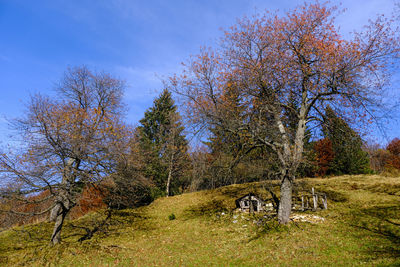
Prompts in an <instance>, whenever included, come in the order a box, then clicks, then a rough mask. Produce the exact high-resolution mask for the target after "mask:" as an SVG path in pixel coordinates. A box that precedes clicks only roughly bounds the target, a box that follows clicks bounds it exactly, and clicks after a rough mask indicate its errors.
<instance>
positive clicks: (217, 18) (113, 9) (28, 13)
mask: <svg viewBox="0 0 400 267" xmlns="http://www.w3.org/2000/svg"><path fill="white" fill-rule="evenodd" d="M303 2H304V1H289V0H280V1H276V0H214V1H212V0H197V1H195V0H164V1H161V0H155V1H152V0H148V1H144V0H140V1H139V0H131V1H128V0H114V1H113V0H108V1H106V0H90V1H89V0H79V1H76V0H48V1H45V0H35V1H30V0H25V1H20V0H9V1H6V0H0V33H1V37H0V38H1V39H0V90H1V98H0V141H2V143H3V144H4V143H8V142H10V140H12V138H13V137H12V136H9V135H12V134H13V133H12V132H11V131H10V130H9V129H8V128H7V126H6V121H5V119H4V118H10V119H12V118H14V117H19V116H21V115H22V114H23V112H24V109H25V104H26V103H27V102H28V100H29V96H30V95H32V94H35V93H37V92H40V93H43V94H50V95H51V94H53V92H52V88H53V85H54V83H56V82H57V81H58V80H59V79H60V78H61V77H62V74H63V72H64V71H65V69H66V68H67V67H68V66H75V65H82V64H85V65H87V66H89V67H90V68H92V69H95V70H104V71H106V72H110V73H112V74H113V75H115V76H117V77H119V78H121V79H124V80H126V82H127V84H128V88H127V90H126V93H125V102H126V103H127V105H128V107H129V111H128V114H127V120H128V122H130V123H132V124H134V123H136V122H137V121H138V120H139V119H140V118H142V116H143V113H144V111H145V110H146V109H147V108H148V107H150V106H151V105H152V101H153V99H154V97H155V96H157V95H158V93H159V92H160V90H161V89H162V83H161V79H162V78H163V77H167V76H169V75H172V74H174V73H176V72H179V70H180V66H181V62H183V61H185V60H187V59H188V58H189V56H190V55H193V54H196V53H198V51H199V48H200V46H204V45H205V46H210V45H211V46H212V45H213V44H215V43H216V42H217V40H218V38H219V37H220V36H221V35H222V34H221V33H222V32H221V28H222V29H223V28H227V27H229V26H231V25H233V24H234V23H235V21H236V19H237V18H240V17H243V16H244V15H248V16H251V15H253V14H254V13H255V12H262V11H263V10H265V9H268V10H277V9H279V10H280V11H281V12H282V11H286V10H288V9H291V8H294V7H296V6H297V5H299V4H302V3H303ZM332 3H335V2H334V1H332ZM341 7H342V8H346V9H347V11H346V12H345V13H344V14H342V15H340V16H339V17H338V18H337V23H338V25H339V26H340V29H341V32H342V33H343V35H344V36H347V35H348V33H349V32H350V31H352V30H354V29H361V27H362V26H363V25H364V24H366V23H367V21H368V19H369V18H374V17H375V15H376V14H378V13H383V14H387V15H390V14H391V12H392V11H393V9H394V1H393V0H364V1H362V0H347V1H343V2H342V4H341ZM393 90H394V91H395V90H396V92H397V93H395V94H397V97H399V96H400V93H398V92H399V90H398V89H397V88H395V89H393ZM399 100H400V97H399ZM397 112H399V111H398V110H397ZM397 117H400V116H397ZM373 135H374V136H375V137H377V139H378V141H379V142H382V143H386V142H387V141H388V140H390V139H392V138H394V137H400V124H399V122H398V121H391V123H390V124H389V125H388V131H387V137H386V138H383V137H381V136H380V134H379V133H374V134H373Z"/></svg>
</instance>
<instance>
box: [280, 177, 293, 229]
mask: <svg viewBox="0 0 400 267" xmlns="http://www.w3.org/2000/svg"><path fill="white" fill-rule="evenodd" d="M292 189H293V179H292V178H291V177H289V176H285V177H284V178H283V181H282V184H281V200H280V202H279V209H278V222H279V223H280V224H287V223H288V222H289V220H290V213H291V211H292Z"/></svg>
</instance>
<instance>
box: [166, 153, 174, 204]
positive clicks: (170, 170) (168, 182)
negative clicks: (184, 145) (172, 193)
mask: <svg viewBox="0 0 400 267" xmlns="http://www.w3.org/2000/svg"><path fill="white" fill-rule="evenodd" d="M173 164H174V156H173V155H172V156H171V160H170V162H169V170H168V179H167V188H166V194H167V197H168V196H169V187H170V185H171V179H172V167H173Z"/></svg>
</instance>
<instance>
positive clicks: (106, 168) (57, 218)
mask: <svg viewBox="0 0 400 267" xmlns="http://www.w3.org/2000/svg"><path fill="white" fill-rule="evenodd" d="M56 89H57V92H58V94H57V98H50V97H45V96H41V95H35V96H33V97H31V101H30V103H29V105H28V110H27V112H26V116H25V117H24V118H21V119H19V120H16V121H14V122H13V123H12V124H13V126H14V127H15V128H16V129H17V130H19V132H20V133H21V135H22V137H23V140H24V144H23V146H22V147H21V149H20V150H21V151H18V153H17V154H16V155H12V154H8V155H6V154H4V153H3V154H1V155H0V171H1V175H2V177H1V178H2V179H7V180H8V181H9V182H10V183H14V184H18V185H19V186H18V187H17V189H16V190H4V191H3V192H1V193H2V196H3V197H6V198H12V199H17V200H18V201H20V202H21V203H31V204H39V203H42V202H45V201H48V200H52V201H51V205H48V206H46V207H43V208H42V209H41V210H40V211H37V212H35V214H44V213H47V212H49V211H51V213H50V218H51V220H53V221H54V222H55V224H54V230H53V233H52V236H51V243H52V244H56V243H59V242H60V241H61V236H60V233H61V229H62V226H63V223H64V220H65V218H66V216H67V214H68V213H69V211H70V210H71V209H72V208H73V207H74V206H75V205H76V203H77V199H78V197H79V196H80V194H81V192H82V190H83V188H84V187H85V186H86V185H88V184H91V183H92V184H95V183H99V182H100V181H102V180H103V179H104V177H106V176H108V175H109V174H110V173H112V172H113V171H114V169H115V164H116V161H117V159H118V157H117V155H118V154H120V153H121V152H123V151H125V150H126V139H127V138H126V134H125V132H124V126H123V123H122V122H121V115H122V113H123V105H122V103H121V98H122V93H123V89H124V83H123V82H122V81H120V80H118V79H115V78H113V77H111V76H110V75H108V74H105V73H93V72H91V71H90V70H88V69H87V68H86V67H77V68H72V69H68V71H67V72H66V73H65V75H64V77H63V79H62V80H61V82H60V83H59V85H58V86H57V87H56ZM43 191H48V192H49V194H44V197H42V198H40V199H35V200H32V199H31V198H29V196H32V195H38V194H40V193H41V192H43ZM8 212H10V213H14V214H22V215H29V214H32V213H31V212H25V213H24V212H21V210H20V209H18V207H10V209H9V210H8Z"/></svg>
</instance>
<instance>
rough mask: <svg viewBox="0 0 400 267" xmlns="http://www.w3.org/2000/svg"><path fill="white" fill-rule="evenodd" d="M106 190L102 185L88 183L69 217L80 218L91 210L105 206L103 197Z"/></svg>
mask: <svg viewBox="0 0 400 267" xmlns="http://www.w3.org/2000/svg"><path fill="white" fill-rule="evenodd" d="M104 192H105V190H104V188H103V187H102V186H96V185H88V186H86V187H85V188H84V189H83V192H82V195H81V197H80V198H79V201H78V203H77V205H76V206H75V207H74V208H73V209H72V210H71V212H70V214H69V217H70V218H71V219H76V218H79V217H81V216H83V215H85V214H87V213H88V212H90V211H94V210H98V209H101V208H105V207H106V204H104V202H103V199H104V197H105V193H104Z"/></svg>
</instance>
